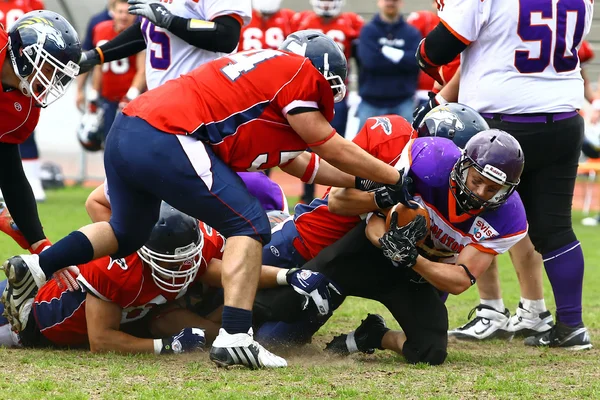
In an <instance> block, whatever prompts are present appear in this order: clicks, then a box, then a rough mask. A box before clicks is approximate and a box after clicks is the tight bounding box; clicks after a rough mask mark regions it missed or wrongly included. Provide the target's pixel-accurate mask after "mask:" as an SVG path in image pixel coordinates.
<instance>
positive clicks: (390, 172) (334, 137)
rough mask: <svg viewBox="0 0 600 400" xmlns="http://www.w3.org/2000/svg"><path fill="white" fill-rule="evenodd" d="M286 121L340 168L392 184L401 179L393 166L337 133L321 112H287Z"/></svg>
mask: <svg viewBox="0 0 600 400" xmlns="http://www.w3.org/2000/svg"><path fill="white" fill-rule="evenodd" d="M287 120H288V122H289V124H290V126H291V127H292V128H293V129H294V131H296V133H298V135H299V136H300V137H301V138H302V139H303V140H304V141H305V142H306V143H307V144H308V146H309V147H310V148H311V149H312V150H313V151H314V152H315V153H316V154H318V155H319V156H320V157H322V158H323V159H324V160H326V161H327V162H329V163H330V164H332V165H333V166H334V167H336V168H338V169H340V170H341V171H343V172H346V173H348V174H351V175H355V176H360V177H362V178H367V179H371V180H373V181H375V182H379V183H383V184H389V185H393V184H395V183H397V182H398V181H399V180H400V174H399V172H398V171H397V170H396V169H395V168H394V167H391V166H389V165H388V164H386V163H384V162H383V161H380V160H378V159H376V158H375V157H373V156H372V155H370V154H369V153H367V152H366V151H364V150H363V149H361V148H360V147H359V146H358V145H357V144H356V143H353V142H351V141H349V140H346V139H344V138H343V137H341V136H340V135H338V134H336V132H335V130H334V129H333V128H332V127H331V125H330V124H329V122H327V120H326V119H325V117H324V116H323V114H321V112H320V111H310V112H303V113H300V114H289V113H288V115H287ZM349 186H350V185H349ZM351 186H354V185H351Z"/></svg>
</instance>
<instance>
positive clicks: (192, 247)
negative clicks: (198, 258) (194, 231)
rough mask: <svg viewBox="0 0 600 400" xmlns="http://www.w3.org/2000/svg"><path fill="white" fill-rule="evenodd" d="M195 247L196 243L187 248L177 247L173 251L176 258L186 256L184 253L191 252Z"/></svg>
mask: <svg viewBox="0 0 600 400" xmlns="http://www.w3.org/2000/svg"><path fill="white" fill-rule="evenodd" d="M195 247H196V243H190V244H188V245H187V246H184V247H178V248H176V249H175V255H176V256H178V255H180V254H186V253H188V252H190V251H192V250H193V249H194V248H195Z"/></svg>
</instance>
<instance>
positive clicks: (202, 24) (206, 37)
mask: <svg viewBox="0 0 600 400" xmlns="http://www.w3.org/2000/svg"><path fill="white" fill-rule="evenodd" d="M211 25H212V28H210V26H211ZM207 26H209V28H207ZM241 29H242V26H241V24H240V21H239V20H238V19H236V18H234V17H232V16H230V15H223V16H220V17H217V18H215V19H214V20H213V21H212V22H206V21H200V20H195V19H188V18H182V17H177V16H175V17H173V22H172V24H171V27H170V28H169V31H170V32H172V33H173V34H174V35H177V36H178V37H179V38H181V39H182V40H185V41H186V42H187V43H189V44H191V45H192V46H194V47H198V48H200V49H204V50H209V51H214V52H221V53H231V52H232V51H233V50H235V48H236V47H237V45H238V43H239V41H240V32H241Z"/></svg>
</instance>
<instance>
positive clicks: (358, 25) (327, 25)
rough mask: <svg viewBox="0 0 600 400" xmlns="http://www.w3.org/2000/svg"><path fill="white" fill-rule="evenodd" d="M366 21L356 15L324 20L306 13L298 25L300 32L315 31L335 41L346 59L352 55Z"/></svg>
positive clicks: (344, 15) (343, 15)
mask: <svg viewBox="0 0 600 400" xmlns="http://www.w3.org/2000/svg"><path fill="white" fill-rule="evenodd" d="M364 23H365V21H364V20H363V19H362V17H361V16H360V15H358V14H356V13H352V12H345V13H341V14H340V15H338V16H337V17H333V18H323V17H320V16H318V15H317V14H315V13H314V12H310V13H306V14H305V15H304V16H303V17H302V20H301V21H300V22H299V23H298V29H297V30H299V31H301V30H304V29H314V30H317V31H319V32H323V33H324V34H326V35H327V36H329V37H330V38H331V39H333V40H334V41H335V42H336V43H337V44H338V45H339V46H340V48H341V49H342V50H343V51H344V54H345V55H346V59H350V57H351V55H352V42H353V41H354V40H356V39H358V35H359V33H360V30H361V29H362V27H363V25H364Z"/></svg>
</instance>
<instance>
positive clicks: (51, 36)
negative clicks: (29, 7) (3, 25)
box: [8, 10, 81, 107]
mask: <svg viewBox="0 0 600 400" xmlns="http://www.w3.org/2000/svg"><path fill="white" fill-rule="evenodd" d="M8 36H9V51H8V53H9V55H10V60H11V62H12V65H13V68H14V70H15V73H16V74H17V76H18V77H19V79H20V80H21V82H20V84H19V89H20V90H21V92H23V94H24V95H26V96H30V97H31V96H32V97H34V98H35V100H36V101H37V103H38V104H39V105H41V106H42V107H46V106H47V105H49V104H50V103H52V102H54V101H56V100H57V99H58V98H60V97H61V96H62V95H63V94H65V92H66V89H67V86H68V85H69V84H70V83H71V82H72V81H73V78H75V77H76V76H77V74H78V73H79V65H78V62H79V59H80V58H81V43H80V42H79V38H78V37H77V32H75V28H73V27H72V26H71V24H70V23H69V22H68V21H67V20H66V19H64V18H63V17H62V16H60V15H58V14H57V13H55V12H52V11H48V10H37V11H31V12H29V13H27V14H25V15H23V16H22V17H21V18H19V19H18V20H17V21H16V22H15V23H14V25H13V26H12V28H11V29H10V31H9V32H8Z"/></svg>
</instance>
